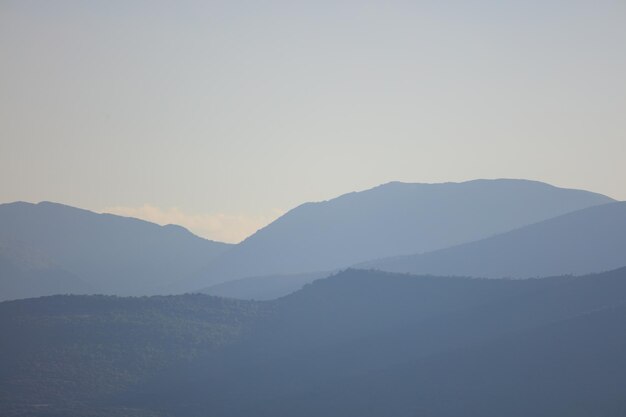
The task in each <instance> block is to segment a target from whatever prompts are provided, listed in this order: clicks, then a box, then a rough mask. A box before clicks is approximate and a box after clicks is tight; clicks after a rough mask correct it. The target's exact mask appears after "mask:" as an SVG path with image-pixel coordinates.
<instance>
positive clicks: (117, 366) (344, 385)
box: [0, 268, 626, 417]
mask: <svg viewBox="0 0 626 417" xmlns="http://www.w3.org/2000/svg"><path fill="white" fill-rule="evenodd" d="M624 323H626V268H624V269H619V270H615V271H612V272H607V273H602V274H595V275H588V276H584V277H567V276H566V277H554V278H545V279H540V280H539V279H537V280H534V279H531V280H487V279H467V278H441V277H427V276H420V277H418V276H411V275H403V274H393V273H384V272H374V271H362V270H347V271H344V272H341V273H339V274H337V275H334V276H332V277H330V278H327V279H322V280H318V281H315V282H314V283H313V284H310V285H307V286H305V287H304V289H302V290H300V291H298V292H296V293H294V294H292V295H290V296H288V297H284V298H281V299H278V300H275V301H271V302H253V301H236V300H229V299H223V298H218V297H211V296H207V295H181V296H168V297H140V298H118V297H110V296H108V297H105V296H53V297H43V298H38V299H28V300H20V301H10V302H4V303H0V331H2V334H3V335H4V336H3V338H2V339H0V361H1V363H0V408H1V410H2V413H1V414H2V415H3V416H8V417H10V416H67V417H73V416H76V417H78V416H142V417H143V416H157V415H158V416H174V417H187V416H189V417H193V416H207V415H211V416H223V417H244V416H251V415H254V416H268V417H269V416H274V417H280V416H285V417H287V416H289V417H293V416H320V415H323V416H337V417H339V416H341V417H350V416H354V417H357V416H358V417H362V416H366V417H367V416H372V417H374V416H377V417H378V416H381V417H382V416H391V415H392V416H399V417H403V416H407V417H409V416H437V417H441V416H458V415H464V416H482V417H485V416H487V417H488V416H494V417H495V416H498V417H499V416H503V415H506V416H520V417H522V416H524V417H526V416H529V415H532V416H546V417H548V416H550V417H554V416H589V415H602V416H623V415H624V411H625V410H626V358H625V357H624V355H623V352H625V351H626V332H624Z"/></svg>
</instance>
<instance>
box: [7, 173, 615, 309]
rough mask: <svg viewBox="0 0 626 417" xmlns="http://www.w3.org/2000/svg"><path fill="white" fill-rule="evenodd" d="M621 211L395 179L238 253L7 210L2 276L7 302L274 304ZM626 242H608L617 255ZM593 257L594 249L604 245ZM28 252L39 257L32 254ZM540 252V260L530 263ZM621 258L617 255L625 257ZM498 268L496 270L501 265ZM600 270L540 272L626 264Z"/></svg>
mask: <svg viewBox="0 0 626 417" xmlns="http://www.w3.org/2000/svg"><path fill="white" fill-rule="evenodd" d="M612 202H614V200H612V199H611V198H609V197H606V196H603V195H600V194H596V193H592V192H588V191H581V190H571V189H563V188H558V187H554V186H551V185H548V184H544V183H540V182H536V181H527V180H505V179H502V180H475V181H468V182H463V183H443V184H407V183H399V182H392V183H388V184H384V185H381V186H378V187H375V188H372V189H369V190H365V191H361V192H354V193H349V194H345V195H342V196H340V197H337V198H334V199H332V200H328V201H322V202H318V203H305V204H303V205H301V206H299V207H296V208H295V209H293V210H291V211H289V212H287V213H286V214H285V215H284V216H282V217H280V218H279V219H277V220H276V221H274V222H272V223H271V224H269V225H268V226H266V227H265V228H263V229H261V230H259V231H258V232H256V233H254V234H253V235H252V236H250V237H249V238H247V239H245V240H244V241H243V242H241V243H239V244H236V245H228V244H225V243H219V242H214V241H209V240H206V239H202V238H199V237H197V236H195V235H193V234H192V233H190V232H189V231H187V230H186V229H184V228H182V227H180V226H173V225H169V226H158V225H155V224H153V223H149V222H146V221H142V220H137V219H132V218H126V217H120V216H115V215H110V214H97V213H93V212H90V211H87V210H82V209H77V208H73V207H69V206H65V205H61V204H56V203H49V202H42V203H39V204H30V203H22V202H18V203H10V204H2V205H0V243H1V245H2V246H0V248H5V249H3V251H4V252H0V271H7V272H2V273H1V274H0V290H1V292H0V294H1V295H0V300H2V299H12V298H20V297H33V296H40V295H49V294H53V293H73V294H83V293H92V294H93V293H97V294H117V295H149V294H174V293H184V292H197V291H201V292H208V293H211V294H216V295H223V296H230V297H238V298H254V299H268V298H274V297H279V296H283V295H286V294H288V293H290V292H293V291H295V290H297V289H298V288H300V287H301V286H302V285H304V284H305V283H306V282H310V281H312V280H314V279H317V278H320V277H325V276H328V275H329V274H330V272H325V271H337V270H340V269H342V268H346V267H350V266H351V265H355V264H356V265H359V267H371V268H380V269H388V270H393V271H407V272H409V271H410V272H418V273H420V272H427V273H428V272H430V270H428V269H419V268H417V269H411V268H408V269H407V268H406V267H404V266H398V267H396V266H392V265H391V263H390V262H396V261H397V262H405V260H403V259H405V258H396V259H395V260H393V261H391V260H381V261H380V262H379V261H373V260H375V259H384V258H386V257H398V256H400V255H409V256H408V258H406V259H413V257H415V256H418V257H421V256H422V255H421V254H423V253H428V252H432V251H437V250H439V251H445V250H448V248H451V247H458V245H463V244H467V243H469V242H474V241H478V240H481V239H486V238H490V237H492V236H494V235H497V234H501V233H505V232H509V231H511V230H513V229H517V228H520V227H523V226H527V225H530V224H533V223H536V222H541V221H544V220H547V219H551V218H554V217H557V216H560V215H563V214H566V213H570V212H575V211H578V210H582V209H586V208H593V207H595V206H603V205H606V204H608V203H612ZM584 221H585V219H582V220H581V224H582V222H584ZM590 221H592V220H590ZM607 221H608V220H607ZM571 226H572V227H574V228H576V227H578V226H580V225H571ZM583 227H584V226H583ZM589 227H591V226H589ZM580 230H581V232H582V230H583V229H580ZM616 230H617V229H616ZM559 236H560V235H559ZM564 236H565V235H564ZM555 239H556V240H558V237H556V235H555ZM616 239H617V238H616ZM589 242H591V240H589ZM619 242H620V241H619V239H617V240H615V242H613V241H606V242H604V243H605V244H606V245H605V246H610V245H611V244H613V243H616V244H619ZM590 244H591V243H590ZM594 245H595V243H594ZM603 248H604V247H603ZM9 249H10V250H9ZM449 250H454V249H449ZM489 250H490V249H489V248H486V249H485V251H489ZM514 250H515V249H514V248H512V249H511V251H514ZM581 250H583V249H581ZM589 250H591V251H592V252H593V247H590V248H589ZM17 252H20V253H22V255H17ZM25 253H30V255H27V256H23V255H24V254H25ZM530 253H534V252H529V253H528V254H527V255H528V256H530ZM610 253H613V252H610V251H609V252H607V257H608V256H609V254H610ZM620 253H621V252H620V251H619V250H616V252H615V253H614V255H615V256H614V258H615V257H616V256H617V257H618V258H619V254H620ZM34 254H37V255H34ZM411 254H418V255H411ZM426 256H431V255H424V257H426ZM480 256H482V257H484V256H486V255H484V254H483V255H480V254H477V257H476V259H482V258H480ZM590 256H591V255H590ZM13 257H15V259H14V258H13ZM37 257H39V258H42V257H43V258H45V259H46V260H47V262H46V263H45V265H44V264H42V263H41V262H39V263H38V264H36V265H35V264H34V265H30V266H29V265H27V264H28V262H29V261H28V260H29V259H35V258H37ZM420 259H421V258H420ZM506 259H508V258H503V259H502V260H501V262H502V263H504V262H505V261H506ZM363 262H370V263H367V264H362V263H363ZM581 262H582V261H581ZM446 264H447V263H446ZM18 265H19V267H18ZM447 265H448V264H447ZM452 265H454V263H450V264H449V265H448V266H450V270H449V271H448V270H445V271H443V270H441V272H445V273H446V274H457V270H454V268H452ZM497 265H498V263H493V264H491V263H490V267H491V268H496V266H497ZM588 266H589V268H586V269H584V268H582V269H581V268H579V269H575V268H574V269H573V270H571V271H570V270H567V269H563V268H561V269H560V270H559V269H558V268H556V269H555V268H552V269H550V268H547V269H545V271H546V272H545V274H544V273H543V271H542V270H540V268H539V267H540V264H539V263H536V264H534V266H533V267H534V268H535V269H536V270H537V271H539V272H538V274H539V273H541V274H544V276H545V275H546V274H547V275H550V274H559V273H568V272H572V273H584V272H595V271H598V270H606V269H609V268H610V267H618V266H621V264H620V263H619V262H617V260H615V259H612V260H611V262H608V261H607V262H604V263H602V262H601V259H598V261H597V262H596V263H595V264H591V263H589V264H588ZM529 268H531V267H530V266H529ZM538 268H539V269H538ZM501 270H502V271H504V272H505V273H502V274H501V275H502V276H514V275H525V274H526V271H523V270H521V269H520V270H515V268H513V266H512V267H511V268H509V269H508V270H507V269H506V268H504V267H503V268H501ZM439 271H440V270H437V269H436V268H435V269H433V270H432V272H433V273H438V272H439ZM458 271H459V272H460V273H462V274H465V275H475V276H492V275H494V274H496V273H497V271H496V272H494V274H492V273H491V271H489V270H480V269H476V270H470V269H465V267H464V266H462V267H459V269H458ZM494 271H495V270H494ZM535 275H536V274H535Z"/></svg>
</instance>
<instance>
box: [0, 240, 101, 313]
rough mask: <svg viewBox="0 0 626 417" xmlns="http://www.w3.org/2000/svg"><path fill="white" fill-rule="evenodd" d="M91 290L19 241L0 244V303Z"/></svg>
mask: <svg viewBox="0 0 626 417" xmlns="http://www.w3.org/2000/svg"><path fill="white" fill-rule="evenodd" d="M93 290H94V289H93V288H92V287H91V286H90V285H88V284H87V283H85V282H84V281H82V280H81V279H80V278H78V277H76V276H75V275H74V274H72V273H70V272H68V271H66V270H64V269H63V268H61V267H60V266H58V265H56V264H54V262H52V261H51V260H50V259H48V258H47V257H46V256H45V255H43V254H41V253H38V252H37V251H35V250H32V249H30V248H27V247H25V246H24V245H22V244H20V243H19V242H11V244H7V243H6V242H0V301H3V300H11V299H16V298H27V297H39V296H44V295H52V294H66V293H75V294H81V293H82V294H87V293H91V292H93Z"/></svg>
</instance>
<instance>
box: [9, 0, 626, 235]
mask: <svg viewBox="0 0 626 417" xmlns="http://www.w3.org/2000/svg"><path fill="white" fill-rule="evenodd" d="M625 74H626V2H625V1H624V0H615V1H602V0H594V1H589V0H585V1H572V0H567V1H549V0H542V1H521V0H520V1H479V0H477V1H467V0H463V1H415V0H413V1H397V2H394V1H378V2H368V1H340V0H334V1H320V0H318V1H308V2H302V1H285V2H279V1H258V0H257V1H250V2H240V1H235V0H229V1H224V2H213V1H178V0H177V1H168V2H165V1H153V0H150V1H132V0H123V1H88V0H82V1H64V0H55V1H49V0H42V1H28V0H15V1H11V0H0V202H9V201H14V200H26V201H40V200H51V201H57V202H62V203H66V204H71V205H75V206H79V207H84V208H88V209H92V210H96V211H113V212H116V213H121V214H127V215H134V216H140V217H144V218H147V219H152V220H154V221H158V222H161V223H167V222H175V223H181V224H183V225H186V226H188V227H190V228H191V229H192V230H194V231H196V232H197V233H199V234H201V235H204V236H207V237H210V238H215V239H219V240H228V241H237V240H239V239H241V238H242V237H244V236H246V235H247V234H249V233H251V232H253V231H254V230H256V229H257V228H259V227H261V226H262V225H264V224H265V223H267V222H269V221H270V220H271V219H273V218H275V217H276V216H277V215H279V214H280V213H282V212H283V211H285V210H288V209H290V208H293V207H294V206H296V205H298V204H300V203H302V202H304V201H309V200H322V199H327V198H331V197H334V196H336V195H338V194H342V193H345V192H348V191H353V190H359V189H364V188H369V187H371V186H374V185H377V184H380V183H384V182H388V181H391V180H400V181H408V182H441V181H461V180H467V179H474V178H495V177H512V178H529V179H537V180H542V181H546V182H550V183H553V184H555V185H559V186H566V187H575V188H585V189H589V190H593V191H597V192H601V193H605V194H608V195H610V196H612V197H614V198H618V199H626V162H625V160H626V76H625Z"/></svg>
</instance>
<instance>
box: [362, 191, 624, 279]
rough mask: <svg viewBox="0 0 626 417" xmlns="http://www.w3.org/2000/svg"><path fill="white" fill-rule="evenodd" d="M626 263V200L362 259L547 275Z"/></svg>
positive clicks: (439, 269) (386, 264) (414, 268)
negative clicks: (416, 250)
mask: <svg viewBox="0 0 626 417" xmlns="http://www.w3.org/2000/svg"><path fill="white" fill-rule="evenodd" d="M623 265H626V202H616V203H609V204H604V205H601V206H595V207H590V208H586V209H583V210H579V211H576V212H573V213H568V214H565V215H562V216H558V217H556V218H553V219H549V220H545V221H542V222H539V223H536V224H533V225H530V226H526V227H522V228H519V229H517V230H513V231H510V232H507V233H503V234H500V235H497V236H493V237H490V238H487V239H484V240H480V241H477V242H471V243H467V244H463V245H458V246H455V247H452V248H448V249H443V250H440V251H434V252H430V253H426V254H422V255H410V256H399V257H393V258H389V259H381V260H377V261H372V262H367V263H363V264H360V265H359V267H362V268H372V269H380V270H384V271H393V272H407V273H413V274H434V275H461V276H474V277H488V278H501V277H512V278H524V277H545V276H551V275H562V274H577V275H583V274H588V273H591V272H600V271H607V270H611V269H615V268H618V267H620V266H623Z"/></svg>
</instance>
